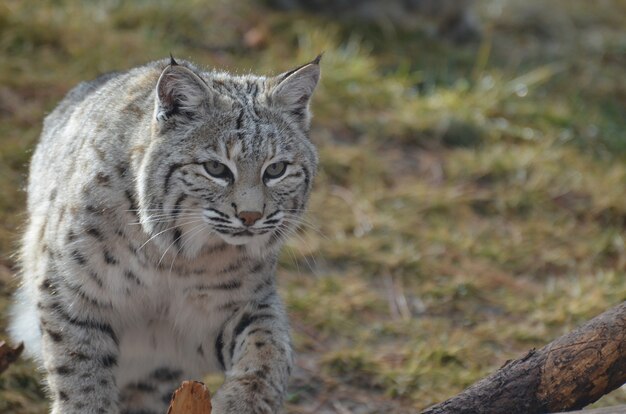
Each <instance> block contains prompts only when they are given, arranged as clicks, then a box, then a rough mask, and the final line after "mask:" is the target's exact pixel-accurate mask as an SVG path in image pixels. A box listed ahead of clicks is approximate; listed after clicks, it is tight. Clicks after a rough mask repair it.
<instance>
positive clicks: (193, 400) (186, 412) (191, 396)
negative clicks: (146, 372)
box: [167, 381, 211, 414]
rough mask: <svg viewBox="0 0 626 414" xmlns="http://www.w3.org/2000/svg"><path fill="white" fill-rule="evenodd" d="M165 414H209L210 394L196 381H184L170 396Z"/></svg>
mask: <svg viewBox="0 0 626 414" xmlns="http://www.w3.org/2000/svg"><path fill="white" fill-rule="evenodd" d="M167 414H211V393H210V392H209V390H208V389H207V387H206V386H205V385H204V384H203V383H201V382H198V381H184V382H183V383H182V385H181V386H180V388H178V389H177V390H176V391H175V392H174V395H173V396H172V401H171V402H170V408H169V409H168V410H167Z"/></svg>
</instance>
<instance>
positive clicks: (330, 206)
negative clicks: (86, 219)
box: [0, 0, 626, 414]
mask: <svg viewBox="0 0 626 414" xmlns="http://www.w3.org/2000/svg"><path fill="white" fill-rule="evenodd" d="M207 3H208V4H207ZM230 3H235V2H230ZM230 3H229V2H226V1H218V0H214V1H210V2H207V1H188V2H185V3H183V2H176V3H175V2H173V1H171V2H170V1H152V2H148V1H138V2H117V1H105V2H98V5H97V6H96V5H95V2H89V1H85V2H70V1H51V0H50V1H37V2H35V1H17V0H8V1H4V2H2V3H1V4H0V255H1V258H0V265H1V266H0V339H2V338H4V337H5V333H4V331H3V329H2V327H3V326H5V324H6V315H5V310H6V308H7V304H8V301H9V294H10V292H11V291H12V290H13V289H14V287H15V282H14V281H13V280H12V279H11V269H12V266H13V262H12V260H11V253H12V251H13V250H14V248H15V245H16V241H17V239H18V237H19V228H20V224H21V223H22V221H23V219H24V217H23V215H22V211H23V202H24V193H23V192H22V188H23V186H24V182H25V171H26V166H27V163H28V159H29V157H30V153H31V151H32V148H33V146H34V144H35V142H36V139H37V135H38V133H39V131H40V128H41V120H42V117H43V116H44V114H45V113H46V112H48V111H50V110H51V108H53V106H54V105H55V103H56V102H57V101H58V100H59V99H60V98H61V97H62V96H63V94H64V93H65V92H66V91H67V90H68V89H69V88H70V87H71V86H73V85H74V84H75V83H77V82H78V81H80V80H84V79H88V78H92V77H94V76H95V75H97V74H98V73H101V72H104V71H109V70H114V69H124V68H129V67H132V66H134V65H137V64H140V63H142V62H145V61H148V60H153V59H156V58H161V57H164V56H167V54H168V53H169V52H170V51H172V52H173V53H174V55H175V56H177V57H178V56H180V57H186V58H190V59H192V60H194V61H196V62H198V63H200V64H203V65H206V66H207V67H218V68H222V69H227V70H232V71H238V72H247V71H254V72H261V73H277V72H280V71H283V70H286V69H289V68H290V67H291V66H294V65H296V64H299V63H302V62H306V61H308V60H310V59H311V58H312V57H314V56H315V55H316V54H317V53H318V52H320V51H325V55H324V60H323V81H322V83H321V87H320V90H319V91H318V94H317V95H316V97H315V102H314V110H315V113H316V117H315V119H314V129H313V140H314V141H315V142H316V143H317V145H318V146H319V149H320V155H321V173H320V175H319V177H318V179H317V182H316V189H315V195H314V196H313V200H312V203H311V211H310V213H309V215H308V220H309V222H310V226H307V227H305V228H303V229H302V231H301V232H300V234H299V235H297V236H296V237H294V238H293V240H292V241H291V242H290V244H289V246H288V247H287V248H286V249H285V251H284V254H283V256H282V260H281V263H282V267H281V271H280V279H281V286H282V289H281V290H282V294H283V297H284V298H285V299H286V302H287V305H288V308H289V312H290V314H291V318H292V321H293V331H294V337H295V342H296V345H297V350H298V361H297V363H298V369H297V370H296V373H295V375H294V378H293V381H292V386H291V389H290V394H289V398H288V402H287V404H286V412H288V413H313V412H316V413H318V412H319V413H322V412H329V413H334V412H336V413H346V412H354V413H377V412H397V413H402V412H405V411H406V412H411V411H413V412H414V411H415V410H416V409H419V408H423V407H426V406H428V405H430V404H433V403H435V402H437V401H440V400H443V399H445V398H446V397H449V396H451V395H453V394H455V393H457V392H458V391H460V390H461V389H463V388H464V387H466V386H467V385H469V384H471V383H472V382H473V381H475V380H477V379H479V378H480V377H482V376H484V375H486V374H487V373H489V372H490V371H492V370H494V369H496V368H498V367H499V366H501V365H502V363H503V362H504V361H506V360H507V359H510V358H515V357H517V356H520V355H521V354H522V353H524V352H525V351H526V350H528V349H529V348H531V347H538V346H541V345H543V344H545V343H547V342H549V341H550V340H552V339H553V338H555V337H557V336H559V335H561V334H563V333H565V332H567V331H569V330H570V329H572V328H573V327H574V326H576V325H577V324H579V323H581V322H583V321H585V320H587V319H589V318H591V317H593V316H594V315H596V314H598V313H600V312H601V311H603V310H605V309H607V308H609V307H611V306H613V305H615V304H617V303H620V302H621V301H624V300H626V246H625V240H624V239H625V237H626V234H625V229H626V191H625V189H626V163H625V161H626V109H625V108H626V81H625V80H624V79H626V69H625V68H626V31H625V30H624V27H626V3H625V2H624V1H622V0H604V1H599V0H598V1H594V2H589V1H587V0H553V1H551V2H543V1H541V0H526V1H522V0H484V1H482V2H481V3H480V13H481V16H482V18H483V23H484V34H483V38H482V41H480V42H478V43H474V44H469V45H464V46H459V45H454V44H452V43H450V42H448V41H446V40H442V39H435V38H432V37H429V36H427V35H425V34H424V33H421V32H419V31H416V32H413V33H407V32H401V31H397V32H394V31H390V30H389V28H386V29H385V30H382V29H381V28H377V27H371V26H364V25H355V24H350V25H347V24H341V23H339V22H337V21H333V20H330V19H329V18H323V17H314V16H308V15H304V14H298V13H279V12H270V11H267V10H265V9H263V7H262V6H260V5H257V4H250V3H248V2H237V4H238V5H237V6H235V5H233V4H230ZM210 380H211V381H210V383H211V384H212V386H213V387H215V386H216V384H217V383H218V382H219V379H210ZM616 403H626V391H624V390H618V391H615V392H614V393H612V394H610V395H609V396H607V397H605V398H603V399H602V400H601V401H600V402H599V403H598V404H599V405H610V404H616ZM45 411H46V404H45V401H44V393H43V391H42V389H41V387H40V386H39V385H38V375H37V373H36V372H35V371H34V369H33V368H32V365H30V364H29V363H27V362H21V363H19V364H17V365H16V366H14V367H12V368H11V369H10V370H9V371H8V372H7V373H5V374H4V375H3V376H2V377H0V412H11V413H19V414H22V413H24V414H27V413H28V414H30V413H32V414H35V413H38V414H42V413H44V412H45Z"/></svg>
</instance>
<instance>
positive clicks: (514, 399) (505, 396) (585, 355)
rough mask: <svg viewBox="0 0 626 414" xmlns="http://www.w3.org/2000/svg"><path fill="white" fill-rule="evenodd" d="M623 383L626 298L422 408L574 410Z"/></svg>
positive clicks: (443, 411) (440, 413)
mask: <svg viewBox="0 0 626 414" xmlns="http://www.w3.org/2000/svg"><path fill="white" fill-rule="evenodd" d="M624 383H626V302H623V303H622V304H620V305H618V306H616V307H614V308H613V309H610V310H608V311H606V312H604V313H603V314H601V315H600V316H597V317H596V318H594V319H592V320H591V321H589V322H587V323H586V324H584V325H583V326H581V327H580V328H578V329H576V330H575V331H573V332H570V333H569V334H567V335H564V336H562V337H560V338H558V339H556V340H555V341H553V342H551V343H550V344H548V345H546V346H544V347H543V348H541V349H539V350H534V349H533V350H531V351H530V352H528V353H527V354H526V355H525V356H523V357H522V358H520V359H517V360H514V361H507V363H505V364H504V366H503V367H502V368H500V369H499V370H498V371H496V372H494V373H493V374H491V375H490V376H489V377H487V378H484V379H482V380H480V381H478V382H477V383H475V384H474V385H472V386H470V387H469V388H468V389H466V390H465V391H463V392H462V393H460V394H458V395H457V396H455V397H452V398H450V399H449V400H447V401H445V402H443V403H440V404H437V405H435V406H433V407H431V408H429V409H427V410H425V411H423V414H447V413H450V414H452V413H454V414H466V413H467V414H470V413H473V414H481V413H485V414H486V413H507V414H534V413H537V414H539V413H550V412H560V411H571V410H576V409H580V408H582V407H584V406H586V405H588V404H591V403H593V402H594V401H596V400H597V399H599V398H600V397H601V396H603V395H604V394H607V393H609V392H611V391H613V390H614V389H616V388H618V387H619V386H621V385H622V384H624ZM609 412H611V411H609ZM617 412H620V411H617Z"/></svg>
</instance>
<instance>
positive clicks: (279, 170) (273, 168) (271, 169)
mask: <svg viewBox="0 0 626 414" xmlns="http://www.w3.org/2000/svg"><path fill="white" fill-rule="evenodd" d="M285 170H287V163H286V162H275V163H274V164H270V165H268V167H267V168H266V169H265V173H264V174H263V178H264V179H265V180H271V179H274V178H278V177H280V176H282V175H283V174H284V173H285Z"/></svg>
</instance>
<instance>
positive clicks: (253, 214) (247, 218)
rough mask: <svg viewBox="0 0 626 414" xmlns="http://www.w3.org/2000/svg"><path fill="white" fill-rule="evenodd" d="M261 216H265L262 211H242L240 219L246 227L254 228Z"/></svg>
mask: <svg viewBox="0 0 626 414" xmlns="http://www.w3.org/2000/svg"><path fill="white" fill-rule="evenodd" d="M261 216H263V214H262V213H261V212H260V211H242V212H241V213H239V214H238V217H239V219H240V220H241V221H242V222H243V224H244V225H246V226H252V225H253V224H254V223H256V222H257V221H258V220H259V219H260V218H261Z"/></svg>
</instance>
